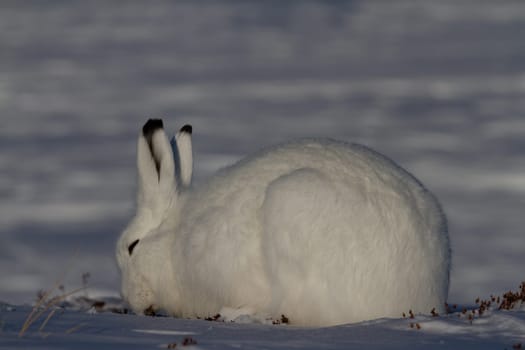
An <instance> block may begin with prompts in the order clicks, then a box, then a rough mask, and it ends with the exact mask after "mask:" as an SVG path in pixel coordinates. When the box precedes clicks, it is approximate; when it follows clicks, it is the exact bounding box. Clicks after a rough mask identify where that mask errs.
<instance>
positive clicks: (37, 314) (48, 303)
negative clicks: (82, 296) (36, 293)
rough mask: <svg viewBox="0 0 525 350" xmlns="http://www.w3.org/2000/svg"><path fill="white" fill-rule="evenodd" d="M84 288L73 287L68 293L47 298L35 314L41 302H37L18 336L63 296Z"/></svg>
mask: <svg viewBox="0 0 525 350" xmlns="http://www.w3.org/2000/svg"><path fill="white" fill-rule="evenodd" d="M83 289H85V287H82V288H78V289H75V290H74V291H72V292H69V293H66V294H63V295H60V296H57V297H54V298H52V299H51V300H49V301H48V302H47V303H46V304H45V306H44V308H43V309H42V310H40V311H39V312H38V313H36V314H35V312H36V310H37V307H40V306H41V305H42V303H43V301H42V302H39V303H37V305H35V307H33V310H32V311H31V313H30V314H29V316H28V317H27V319H26V321H25V322H24V325H23V326H22V329H21V330H20V332H19V333H18V337H19V338H20V337H23V336H24V334H25V332H27V329H28V328H29V327H30V326H31V325H32V324H33V323H34V322H35V321H36V320H38V319H39V318H40V317H41V316H42V315H43V314H44V313H45V312H46V311H47V310H49V309H50V308H51V307H53V306H55V305H56V304H58V303H59V302H61V301H63V300H64V299H65V298H67V297H68V296H70V295H73V294H75V293H78V292H80V291H81V290H83ZM46 295H48V293H46ZM42 300H44V298H42Z"/></svg>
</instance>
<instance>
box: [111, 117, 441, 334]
mask: <svg viewBox="0 0 525 350" xmlns="http://www.w3.org/2000/svg"><path fill="white" fill-rule="evenodd" d="M191 132H192V130H191V126H189V125H186V126H184V127H183V128H182V129H181V130H180V131H179V132H178V133H177V134H176V136H175V137H174V139H173V140H172V141H171V145H170V142H169V141H168V139H167V137H166V134H165V133H164V130H163V125H162V120H159V119H150V120H148V122H147V123H146V124H145V125H144V127H143V129H142V132H141V133H140V135H139V137H138V156H137V158H138V159H137V163H138V164H137V165H138V199H137V212H136V216H135V217H134V219H133V220H132V221H131V222H130V224H129V226H128V227H127V228H126V230H125V231H124V232H123V233H122V235H121V237H120V239H119V242H118V246H117V259H118V264H119V267H120V269H121V273H122V295H123V297H124V298H125V299H126V300H127V301H128V303H129V304H130V306H131V307H132V309H133V310H134V311H135V312H136V313H143V312H144V311H145V310H158V309H162V310H164V311H165V312H167V313H169V314H171V315H174V316H178V317H201V318H204V317H209V316H213V315H215V314H217V313H220V312H221V309H223V308H225V307H226V308H230V309H240V310H241V311H242V312H248V313H251V314H252V315H255V316H256V317H259V316H260V317H267V318H273V319H280V318H281V315H285V316H286V317H287V318H288V319H289V321H290V323H292V324H297V325H308V326H328V325H335V324H341V323H350V322H357V321H362V320H369V319H374V318H380V317H399V316H400V315H401V314H402V313H403V312H406V311H408V310H412V311H413V312H415V313H429V312H430V311H431V310H432V309H433V308H436V310H437V311H439V310H443V307H444V303H445V301H446V298H447V293H448V285H449V269H450V247H449V238H448V233H447V225H446V219H445V216H444V214H443V211H442V210H441V207H440V205H439V203H438V201H437V200H436V199H435V197H434V196H433V195H432V194H431V193H430V192H429V191H428V190H427V189H425V187H423V185H422V184H421V183H420V182H419V181H418V180H416V179H415V178H414V177H413V176H412V175H410V174H409V173H408V172H407V171H405V170H403V169H402V168H401V167H400V166H398V165H396V164H395V163H394V162H392V161H391V160H389V159H388V158H386V157H385V156H383V155H381V154H379V153H377V152H375V151H372V150H370V149H368V148H366V147H364V146H360V145H356V144H349V143H344V142H338V141H333V140H327V139H303V140H299V141H294V142H290V143H285V144H282V145H279V146H275V147H271V148H268V149H266V150H263V151H260V152H259V153H256V154H255V155H253V156H251V157H248V158H245V159H243V160H241V161H240V162H238V163H237V164H234V165H232V166H230V167H228V168H225V169H223V170H221V171H219V172H218V173H217V174H216V175H215V176H213V177H212V178H211V179H210V180H209V181H208V182H207V183H206V184H204V185H203V186H200V187H199V188H192V187H191V186H190V185H191V176H192V167H193V164H192V147H191Z"/></svg>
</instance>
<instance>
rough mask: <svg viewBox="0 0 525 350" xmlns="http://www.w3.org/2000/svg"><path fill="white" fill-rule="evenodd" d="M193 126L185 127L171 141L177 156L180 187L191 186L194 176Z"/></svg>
mask: <svg viewBox="0 0 525 350" xmlns="http://www.w3.org/2000/svg"><path fill="white" fill-rule="evenodd" d="M191 134H192V127H191V125H184V126H183V127H182V128H181V129H180V130H179V131H178V132H177V133H176V134H175V136H174V137H173V138H172V139H171V147H172V148H173V154H174V156H175V167H176V172H177V179H179V181H180V185H182V186H185V187H188V186H190V185H191V177H192V174H193V154H192V148H191Z"/></svg>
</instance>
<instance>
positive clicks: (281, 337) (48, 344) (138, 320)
mask: <svg viewBox="0 0 525 350" xmlns="http://www.w3.org/2000/svg"><path fill="white" fill-rule="evenodd" d="M30 312H31V309H30V308H29V307H10V306H7V305H0V321H1V327H0V349H13V348H26V347H27V348H29V347H31V348H40V349H71V348H75V349H94V348H96V349H115V348H119V349H120V348H122V349H155V348H161V349H167V348H169V346H170V345H171V346H173V344H176V347H175V348H177V349H181V348H182V349H185V348H187V349H188V350H190V349H239V348H240V349H294V348H301V349H491V350H492V349H501V350H503V349H509V350H510V349H521V348H523V346H524V345H525V309H522V311H492V312H488V313H486V314H484V315H483V316H482V317H481V318H480V317H477V316H476V317H475V318H474V319H473V320H472V321H470V320H469V319H468V316H465V315H463V314H462V313H461V312H456V313H452V314H449V315H445V316H438V317H432V316H415V317H414V318H413V319H411V318H409V317H406V318H399V319H381V320H375V321H370V322H364V323H359V324H353V325H342V326H337V327H330V328H299V327H293V326H289V325H282V324H281V325H261V324H249V323H241V324H239V323H230V322H212V321H204V320H182V319H173V318H166V317H147V316H133V315H116V314H111V313H102V314H96V313H92V312H78V311H57V312H56V313H54V314H53V315H52V316H51V318H49V321H47V323H45V324H44V322H45V319H46V317H47V314H45V315H44V316H43V317H42V319H41V320H39V321H38V322H35V323H34V324H33V325H32V326H31V327H30V328H29V329H28V330H27V331H26V332H25V333H23V334H22V336H19V333H20V329H21V326H22V324H23V323H24V321H25V319H26V317H27V316H28V315H29V313H30ZM185 344H186V345H185Z"/></svg>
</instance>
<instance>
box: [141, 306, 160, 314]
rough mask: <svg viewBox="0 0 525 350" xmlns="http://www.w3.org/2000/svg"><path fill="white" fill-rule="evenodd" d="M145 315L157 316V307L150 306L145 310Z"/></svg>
mask: <svg viewBox="0 0 525 350" xmlns="http://www.w3.org/2000/svg"><path fill="white" fill-rule="evenodd" d="M144 315H146V316H157V312H156V310H155V307H154V306H153V305H150V306H148V308H147V309H145V310H144Z"/></svg>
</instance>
